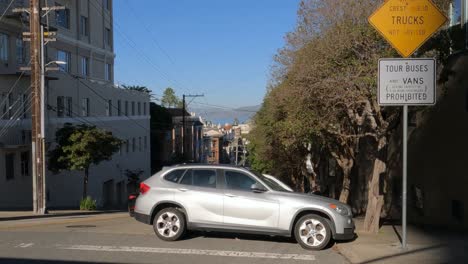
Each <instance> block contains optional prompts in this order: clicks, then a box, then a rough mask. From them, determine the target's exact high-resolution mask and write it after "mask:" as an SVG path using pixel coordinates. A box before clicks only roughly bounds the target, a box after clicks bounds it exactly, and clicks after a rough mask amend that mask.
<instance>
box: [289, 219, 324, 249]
mask: <svg viewBox="0 0 468 264" xmlns="http://www.w3.org/2000/svg"><path fill="white" fill-rule="evenodd" d="M294 236H295V237H296V241H297V243H299V245H301V247H303V248H305V249H309V250H321V249H323V248H325V247H326V246H327V245H328V243H329V242H330V238H331V230H330V227H329V225H328V222H327V221H326V220H325V219H324V218H323V217H320V216H318V215H315V214H307V215H304V216H303V217H301V218H300V219H299V220H298V221H297V223H296V225H295V226H294Z"/></svg>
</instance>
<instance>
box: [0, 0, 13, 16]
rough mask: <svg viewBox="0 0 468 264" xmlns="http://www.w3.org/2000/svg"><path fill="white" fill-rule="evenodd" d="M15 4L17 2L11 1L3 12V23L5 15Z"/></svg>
mask: <svg viewBox="0 0 468 264" xmlns="http://www.w3.org/2000/svg"><path fill="white" fill-rule="evenodd" d="M13 2H15V0H11V1H10V4H8V6H7V8H5V11H3V14H2V16H0V21H2V19H3V17H4V16H5V14H6V13H7V12H8V9H10V7H11V5H12V4H13Z"/></svg>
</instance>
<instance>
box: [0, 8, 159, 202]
mask: <svg viewBox="0 0 468 264" xmlns="http://www.w3.org/2000/svg"><path fill="white" fill-rule="evenodd" d="M9 2H10V1H5V0H0V13H3V11H4V10H5V8H6V7H7V5H8V4H9ZM28 4H29V1H26V0H23V1H22V0H16V1H15V2H14V5H13V7H27V6H28ZM112 4H113V3H112V0H82V1H75V0H55V1H43V3H42V5H43V6H46V5H49V6H50V5H61V6H65V9H64V10H57V11H52V12H50V13H49V14H48V16H46V17H44V19H43V21H42V22H43V24H45V25H47V26H49V27H50V30H54V29H56V30H57V41H56V42H49V43H48V44H47V45H46V48H45V56H46V63H47V62H50V61H63V62H65V63H66V64H64V65H59V68H60V69H59V71H54V72H52V71H51V72H47V73H46V83H45V85H46V106H47V107H46V108H47V111H46V113H45V122H46V146H47V148H49V149H50V148H52V147H53V146H54V141H55V132H56V131H57V129H59V128H60V127H62V126H63V125H64V124H65V123H75V124H79V123H86V124H93V125H96V126H97V127H99V128H102V129H106V130H108V131H111V132H112V133H113V134H114V135H115V136H116V137H118V138H120V139H122V140H123V141H124V142H125V143H124V144H123V145H122V147H121V149H120V151H119V152H118V153H116V154H115V155H114V157H113V158H112V160H110V161H106V162H102V163H101V164H99V165H96V166H92V167H91V168H90V177H89V184H88V185H89V186H88V188H89V189H88V193H89V195H91V196H92V197H93V198H94V199H96V200H97V202H98V205H99V206H115V205H124V204H125V202H126V195H125V194H126V175H125V172H126V170H143V171H144V174H143V176H142V177H143V178H145V177H149V175H150V142H149V141H150V132H149V131H150V125H149V121H150V113H149V102H150V99H149V95H148V94H146V93H142V92H137V91H131V90H126V89H122V88H120V87H118V86H116V85H114V59H115V56H116V54H115V53H114V41H113V36H114V30H113V12H112ZM13 7H11V8H10V9H9V10H8V11H7V12H6V15H5V16H4V17H3V19H2V20H1V21H0V117H1V118H0V208H31V207H32V177H31V169H32V167H31V111H30V94H31V89H30V83H31V81H30V78H29V73H28V72H24V73H22V72H21V71H20V70H19V69H20V67H21V66H25V65H28V63H29V48H28V46H29V45H28V43H27V42H23V41H22V38H21V34H22V32H23V31H28V30H29V29H28V20H27V16H25V15H24V14H14V13H12V12H11V9H12V8H13ZM82 181H83V172H79V171H73V172H63V173H60V174H53V173H51V172H47V173H46V184H47V205H48V207H49V208H66V207H76V206H78V204H79V200H80V199H81V194H82V188H83V187H82V185H83V184H82Z"/></svg>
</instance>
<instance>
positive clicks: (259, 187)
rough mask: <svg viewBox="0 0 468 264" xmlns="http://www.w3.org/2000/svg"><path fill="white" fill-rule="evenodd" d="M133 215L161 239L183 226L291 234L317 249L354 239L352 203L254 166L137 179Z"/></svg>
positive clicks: (180, 170) (178, 233)
mask: <svg viewBox="0 0 468 264" xmlns="http://www.w3.org/2000/svg"><path fill="white" fill-rule="evenodd" d="M134 216H135V219H136V220H138V221H140V222H143V223H145V224H149V225H153V229H154V232H155V233H156V235H157V236H158V237H159V238H160V239H162V240H165V241H175V240H178V239H179V238H181V237H182V236H183V235H184V233H185V232H186V231H187V230H205V231H221V232H237V233H255V234H265V235H277V236H286V237H294V238H295V239H296V241H297V242H298V243H299V244H300V245H301V246H302V247H303V248H305V249H314V250H320V249H323V248H324V247H326V246H327V245H328V243H329V242H330V240H331V239H334V240H348V239H353V238H354V236H355V234H354V222H353V219H352V214H351V208H350V207H349V206H348V205H346V204H343V203H340V202H339V201H336V200H334V199H330V198H325V197H321V196H316V195H311V194H301V193H294V192H291V191H290V190H287V189H286V188H284V187H283V186H281V185H280V184H279V183H278V182H277V181H275V180H272V179H271V178H269V177H266V176H264V175H262V174H260V173H256V172H255V171H252V170H248V169H245V168H240V167H234V166H229V165H195V164H184V165H176V166H172V167H168V168H164V169H163V170H161V171H160V172H158V173H156V174H155V175H153V176H152V177H150V178H149V179H147V180H145V181H144V182H142V183H141V184H140V195H139V196H138V198H137V199H136V203H135V210H134Z"/></svg>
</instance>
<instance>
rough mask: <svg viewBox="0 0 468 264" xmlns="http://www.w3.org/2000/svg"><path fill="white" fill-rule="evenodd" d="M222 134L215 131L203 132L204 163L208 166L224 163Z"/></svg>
mask: <svg viewBox="0 0 468 264" xmlns="http://www.w3.org/2000/svg"><path fill="white" fill-rule="evenodd" d="M223 137H224V135H223V133H221V132H219V131H217V130H208V131H206V132H205V140H204V142H205V146H204V150H205V153H206V155H207V156H206V163H208V164H221V163H224V161H225V155H224V150H223V142H224V140H223Z"/></svg>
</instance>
